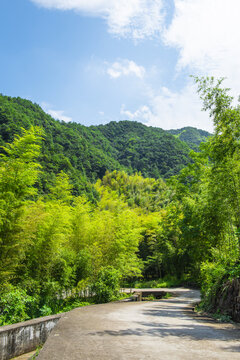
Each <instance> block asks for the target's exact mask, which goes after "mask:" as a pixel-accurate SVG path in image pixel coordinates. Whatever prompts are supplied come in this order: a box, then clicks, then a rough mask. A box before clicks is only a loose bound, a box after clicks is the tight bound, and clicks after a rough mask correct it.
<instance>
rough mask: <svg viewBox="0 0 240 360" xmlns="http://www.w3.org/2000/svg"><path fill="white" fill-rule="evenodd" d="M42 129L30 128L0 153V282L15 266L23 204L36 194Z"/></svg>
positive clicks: (21, 246)
mask: <svg viewBox="0 0 240 360" xmlns="http://www.w3.org/2000/svg"><path fill="white" fill-rule="evenodd" d="M41 140H42V130H41V129H40V128H38V127H35V128H34V127H31V128H30V129H29V130H28V131H26V130H23V136H16V137H15V139H14V141H13V143H12V144H7V145H6V146H4V147H2V153H1V154H0V156H1V158H0V283H1V282H3V281H6V280H7V279H9V278H10V277H11V276H12V275H13V273H14V269H15V268H16V267H17V265H18V262H19V260H20V257H21V253H23V252H24V249H25V245H26V244H25V240H24V238H21V236H20V235H21V218H22V216H23V213H24V209H25V206H26V204H27V202H29V201H31V200H33V198H34V196H35V195H36V193H37V190H36V188H35V187H34V185H35V183H36V181H37V176H38V174H39V171H40V165H39V163H38V162H37V158H38V156H39V154H40V144H41Z"/></svg>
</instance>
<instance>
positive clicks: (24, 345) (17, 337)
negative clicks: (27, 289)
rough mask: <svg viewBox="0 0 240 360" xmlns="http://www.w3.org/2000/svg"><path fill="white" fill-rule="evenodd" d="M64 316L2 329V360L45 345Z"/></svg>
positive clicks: (0, 335) (0, 344) (47, 317)
mask: <svg viewBox="0 0 240 360" xmlns="http://www.w3.org/2000/svg"><path fill="white" fill-rule="evenodd" d="M61 316H62V314H58V315H53V316H45V317H42V318H38V319H33V320H29V321H25V322H22V323H18V324H14V325H7V326H1V327H0V360H8V359H11V358H13V357H15V356H19V355H22V354H25V353H28V352H30V351H33V350H35V349H36V348H37V347H38V346H39V345H41V344H43V343H44V342H45V341H46V339H47V337H48V335H49V333H50V332H51V330H52V329H53V328H54V327H55V325H56V324H57V322H58V320H59V319H60V317H61Z"/></svg>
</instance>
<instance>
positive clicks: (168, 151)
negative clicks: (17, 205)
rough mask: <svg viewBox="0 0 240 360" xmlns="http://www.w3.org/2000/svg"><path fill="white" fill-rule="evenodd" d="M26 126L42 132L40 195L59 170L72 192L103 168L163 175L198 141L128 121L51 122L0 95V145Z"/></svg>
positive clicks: (25, 102)
mask: <svg viewBox="0 0 240 360" xmlns="http://www.w3.org/2000/svg"><path fill="white" fill-rule="evenodd" d="M31 125H38V126H40V127H42V128H43V129H44V131H45V140H44V142H43V149H42V157H41V159H40V161H41V165H42V167H43V168H42V170H43V171H42V175H41V179H40V183H39V184H38V186H39V188H40V190H41V191H42V192H43V193H44V192H46V191H47V190H48V186H49V185H51V183H52V182H53V180H54V178H55V176H56V174H57V173H59V172H60V171H61V170H63V171H64V172H66V173H68V174H70V177H71V181H72V182H73V184H74V189H75V192H76V193H81V192H83V191H86V192H89V188H91V185H90V183H91V182H95V181H96V179H98V178H102V177H103V175H104V174H105V172H106V170H109V171H113V170H125V171H126V172H128V173H133V172H136V171H140V172H141V173H142V174H143V175H144V176H145V177H155V178H158V177H165V178H166V177H169V176H171V175H173V174H176V173H178V171H179V170H180V169H182V168H183V167H184V166H185V165H186V164H187V163H188V162H189V161H190V160H189V156H188V152H189V149H190V147H192V146H191V144H195V145H197V143H198V142H197V141H198V139H199V137H200V135H199V136H198V135H194V136H195V137H194V136H192V137H190V136H187V137H186V133H188V132H189V131H188V132H187V131H186V130H185V129H181V133H176V131H180V130H172V132H175V133H174V134H171V133H169V132H166V131H164V130H162V129H159V128H153V127H147V126H145V125H143V124H141V123H137V122H132V121H120V122H118V123H117V122H110V123H109V124H107V125H99V126H90V127H86V126H83V125H80V124H78V123H64V122H61V121H57V120H54V119H53V118H52V117H51V116H50V115H48V114H46V113H45V112H44V111H43V110H42V109H41V107H40V106H39V105H37V104H33V103H32V102H31V101H29V100H25V99H21V98H19V97H18V98H12V97H9V96H3V95H0V145H4V144H5V142H11V141H12V140H13V137H14V135H15V134H21V131H22V130H21V129H22V128H25V129H28V128H29V127H30V126H31ZM186 129H187V128H186ZM189 129H193V128H189ZM195 130H196V129H193V131H192V132H193V133H195ZM197 131H198V132H199V134H201V131H200V130H197ZM202 133H203V135H204V133H205V132H202ZM174 135H175V136H174ZM206 136H207V135H206ZM203 137H204V136H203ZM184 139H185V140H184ZM189 139H190V141H189ZM196 139H197V140H196ZM181 140H184V141H187V142H188V143H189V145H188V144H187V143H186V142H183V141H181Z"/></svg>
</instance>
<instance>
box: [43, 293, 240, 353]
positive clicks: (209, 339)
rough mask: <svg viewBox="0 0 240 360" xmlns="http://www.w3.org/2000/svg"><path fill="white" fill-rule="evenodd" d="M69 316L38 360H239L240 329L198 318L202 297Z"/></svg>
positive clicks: (119, 305) (187, 296)
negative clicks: (195, 305) (195, 309)
mask: <svg viewBox="0 0 240 360" xmlns="http://www.w3.org/2000/svg"><path fill="white" fill-rule="evenodd" d="M176 292H177V293H178V296H177V297H175V298H171V299H165V300H160V301H148V302H131V303H110V304H103V305H93V306H87V307H83V308H79V309H75V310H72V311H70V312H69V313H66V314H65V315H64V316H63V317H62V318H61V319H60V321H59V323H58V324H57V326H56V328H55V329H54V330H53V332H52V333H51V335H50V336H49V338H48V340H47V342H46V343H45V345H44V347H43V349H42V350H41V352H40V355H39V356H38V358H37V360H80V359H82V360H137V359H138V360H153V359H154V360H156V359H164V360H168V359H169V360H170V359H171V360H175V359H176V360H179V359H182V360H188V359H189V360H197V359H205V360H211V359H215V360H221V359H224V360H235V359H238V360H240V327H238V326H237V325H232V324H223V323H217V322H216V321H214V320H212V319H210V318H207V317H203V316H199V315H196V314H195V313H194V312H193V311H192V308H193V303H194V302H196V301H197V300H198V298H199V292H198V291H196V290H190V289H176Z"/></svg>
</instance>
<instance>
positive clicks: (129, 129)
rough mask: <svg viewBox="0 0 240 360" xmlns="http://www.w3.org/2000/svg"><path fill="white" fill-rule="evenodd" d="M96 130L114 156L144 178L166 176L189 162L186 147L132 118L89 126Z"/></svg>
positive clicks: (166, 134) (162, 131)
mask: <svg viewBox="0 0 240 360" xmlns="http://www.w3.org/2000/svg"><path fill="white" fill-rule="evenodd" d="M96 128H97V129H98V130H99V131H100V132H101V133H102V134H103V136H104V137H105V138H106V139H107V140H108V141H109V142H110V144H111V146H112V147H114V149H116V150H117V156H116V157H115V159H116V160H117V161H118V162H119V163H120V164H121V165H122V166H124V167H126V168H128V169H130V170H131V171H132V172H136V171H141V173H142V174H143V176H145V177H155V178H157V177H165V178H166V177H170V176H171V175H174V174H177V173H178V172H179V171H180V170H181V169H182V168H183V166H185V165H186V164H187V163H188V162H189V157H188V153H189V147H188V145H187V144H185V143H183V142H182V141H179V139H177V138H175V137H174V136H172V135H171V134H168V133H167V132H166V131H164V130H162V129H160V128H154V127H147V126H146V125H143V124H141V123H138V122H135V121H120V122H110V123H109V124H107V125H99V126H97V127H95V126H91V127H90V129H96Z"/></svg>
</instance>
